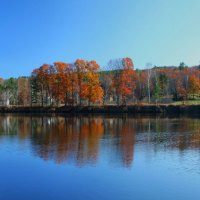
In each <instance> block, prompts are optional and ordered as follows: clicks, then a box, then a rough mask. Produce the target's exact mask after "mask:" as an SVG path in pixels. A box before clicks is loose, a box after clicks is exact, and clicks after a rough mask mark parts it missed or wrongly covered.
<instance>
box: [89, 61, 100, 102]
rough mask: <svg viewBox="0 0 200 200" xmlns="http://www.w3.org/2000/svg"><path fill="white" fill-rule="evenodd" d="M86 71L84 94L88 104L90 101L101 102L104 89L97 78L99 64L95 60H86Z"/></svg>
mask: <svg viewBox="0 0 200 200" xmlns="http://www.w3.org/2000/svg"><path fill="white" fill-rule="evenodd" d="M86 69H87V73H86V93H85V94H86V95H85V97H86V98H87V99H88V103H89V105H90V104H91V103H95V102H99V103H102V100H103V96H104V91H103V89H102V87H101V84H100V80H99V76H100V75H99V72H98V71H99V69H100V67H99V65H98V64H97V63H96V61H90V62H87V66H86Z"/></svg>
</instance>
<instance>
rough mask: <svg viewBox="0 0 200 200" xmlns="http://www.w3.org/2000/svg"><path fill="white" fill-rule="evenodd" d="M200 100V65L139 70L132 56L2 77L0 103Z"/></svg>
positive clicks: (55, 65)
mask: <svg viewBox="0 0 200 200" xmlns="http://www.w3.org/2000/svg"><path fill="white" fill-rule="evenodd" d="M199 97H200V66H193V67H187V66H186V65H185V64H184V63H180V65H179V66H178V67H156V66H154V67H152V65H151V64H148V65H147V68H146V69H144V70H138V69H136V70H135V69H134V63H133V61H132V59H131V58H128V57H127V58H120V59H113V60H110V61H109V62H108V64H107V67H106V68H104V69H101V68H100V66H99V64H98V63H97V62H96V61H94V60H93V61H85V60H81V59H77V60H76V61H75V62H74V63H65V62H54V63H53V64H43V65H42V66H40V67H39V68H36V69H34V70H33V72H32V74H31V76H30V77H19V78H10V79H6V80H3V79H0V104H1V105H6V106H8V105H23V106H52V105H55V106H59V105H65V106H67V105H73V106H76V105H102V104H103V105H108V104H115V105H127V104H135V103H140V102H145V103H170V102H173V101H177V100H182V101H185V100H187V99H198V98H199Z"/></svg>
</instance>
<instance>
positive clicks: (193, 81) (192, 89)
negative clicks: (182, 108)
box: [188, 75, 200, 99]
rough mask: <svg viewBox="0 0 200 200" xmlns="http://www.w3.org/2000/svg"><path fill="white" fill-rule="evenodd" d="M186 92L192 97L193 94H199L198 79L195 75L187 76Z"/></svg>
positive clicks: (199, 82)
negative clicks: (187, 85)
mask: <svg viewBox="0 0 200 200" xmlns="http://www.w3.org/2000/svg"><path fill="white" fill-rule="evenodd" d="M188 93H189V94H190V95H192V96H193V99H194V97H195V94H200V80H199V78H198V77H197V76H195V75H192V76H190V77H189V87H188Z"/></svg>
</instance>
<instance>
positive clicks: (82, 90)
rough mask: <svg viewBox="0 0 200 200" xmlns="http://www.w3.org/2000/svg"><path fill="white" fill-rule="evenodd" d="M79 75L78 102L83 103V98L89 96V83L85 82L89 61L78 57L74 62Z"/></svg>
mask: <svg viewBox="0 0 200 200" xmlns="http://www.w3.org/2000/svg"><path fill="white" fill-rule="evenodd" d="M74 65H75V68H76V75H77V88H78V102H79V105H82V100H83V99H84V98H85V97H86V96H87V89H88V88H87V85H86V84H85V77H86V67H87V62H86V61H85V60H80V59H77V60H76V62H75V63H74Z"/></svg>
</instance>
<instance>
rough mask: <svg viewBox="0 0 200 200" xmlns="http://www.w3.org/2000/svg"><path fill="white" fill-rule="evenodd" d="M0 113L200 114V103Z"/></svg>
mask: <svg viewBox="0 0 200 200" xmlns="http://www.w3.org/2000/svg"><path fill="white" fill-rule="evenodd" d="M0 113H29V114H31V113H63V114H64V113H66V114H70V113H72V114H73V113H75V114H78V113H85V114H87V113H95V114H101V113H102V114H103V113H105V114H109V113H110V114H120V113H128V114H200V105H171V104H162V105H159V104H157V105H156V104H144V105H127V106H116V105H106V106H60V107H54V106H44V107H42V106H0Z"/></svg>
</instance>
